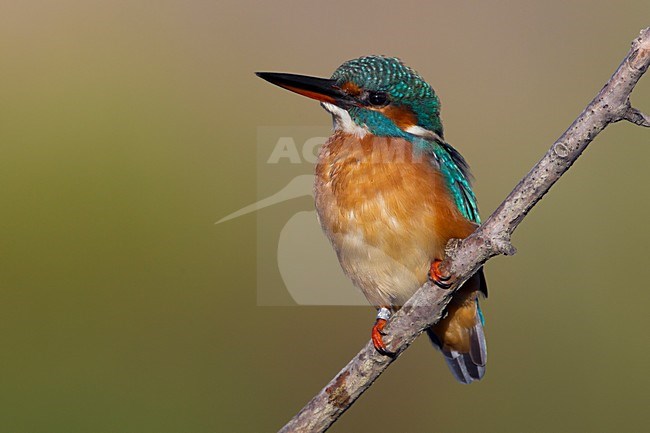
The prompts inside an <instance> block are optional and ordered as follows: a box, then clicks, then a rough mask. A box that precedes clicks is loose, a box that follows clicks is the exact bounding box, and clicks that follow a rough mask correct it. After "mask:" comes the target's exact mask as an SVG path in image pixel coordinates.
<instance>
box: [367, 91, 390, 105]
mask: <svg viewBox="0 0 650 433" xmlns="http://www.w3.org/2000/svg"><path fill="white" fill-rule="evenodd" d="M386 102H388V95H387V94H385V93H384V92H370V93H369V94H368V103H370V105H380V106H381V105H386Z"/></svg>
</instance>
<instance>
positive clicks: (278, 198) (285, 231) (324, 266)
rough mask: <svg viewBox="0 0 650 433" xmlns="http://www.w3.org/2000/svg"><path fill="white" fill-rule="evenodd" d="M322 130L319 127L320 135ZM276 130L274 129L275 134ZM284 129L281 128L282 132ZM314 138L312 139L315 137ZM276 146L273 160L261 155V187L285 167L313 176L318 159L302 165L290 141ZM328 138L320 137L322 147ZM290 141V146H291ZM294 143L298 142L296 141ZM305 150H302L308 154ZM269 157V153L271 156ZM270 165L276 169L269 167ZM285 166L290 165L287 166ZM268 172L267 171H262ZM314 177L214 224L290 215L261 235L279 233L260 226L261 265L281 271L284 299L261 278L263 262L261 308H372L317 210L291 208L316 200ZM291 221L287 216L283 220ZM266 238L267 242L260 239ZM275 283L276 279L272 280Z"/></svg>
mask: <svg viewBox="0 0 650 433" xmlns="http://www.w3.org/2000/svg"><path fill="white" fill-rule="evenodd" d="M321 129H322V128H318V130H319V131H320V130H321ZM281 130H282V133H283V134H284V135H285V136H286V133H287V128H282V129H281ZM272 131H273V130H272ZM279 131H280V130H278V132H279ZM259 135H265V139H264V140H262V141H267V142H268V135H269V132H268V131H264V134H259ZM312 138H313V137H312ZM274 141H275V144H274V145H273V147H272V151H271V153H270V156H266V155H260V158H259V162H260V164H261V166H263V167H264V170H260V172H258V178H259V179H258V184H260V185H262V184H264V183H265V180H269V178H270V177H276V178H277V176H286V174H285V173H284V172H285V171H286V170H284V169H283V166H285V164H293V165H295V164H296V163H297V162H299V163H300V164H308V165H309V168H308V170H309V171H311V172H313V162H314V160H309V158H301V160H300V161H298V160H297V159H296V158H299V155H300V152H298V151H297V150H298V149H297V146H296V148H292V147H291V146H292V145H291V144H287V140H286V137H278V136H277V135H276V137H275V140H274ZM323 142H324V138H323V137H320V144H322V143H323ZM289 143H291V142H289ZM294 143H295V141H294ZM313 143H314V140H313V139H311V141H310V140H309V139H308V140H305V144H304V145H303V150H304V148H305V147H308V148H310V150H309V152H312V151H314V152H315V151H316V150H317V148H316V147H315V146H314V144H313ZM258 148H259V149H260V152H262V151H263V149H268V146H259V147H258ZM304 153H305V152H303V154H304ZM267 155H269V154H268V152H267ZM269 167H271V169H269ZM284 168H286V167H284ZM262 171H263V173H261V172H262ZM313 185H314V175H313V174H299V175H295V176H294V177H293V178H291V179H290V180H289V182H288V183H287V184H286V185H285V186H284V187H282V188H280V189H279V190H278V191H277V192H275V193H273V194H270V195H267V196H266V197H263V198H260V199H259V200H257V201H256V202H254V203H251V204H249V205H246V206H244V207H242V208H241V209H239V210H237V211H235V212H232V213H230V214H228V215H226V216H224V217H223V218H221V219H219V220H218V221H217V222H216V223H215V224H218V225H222V224H224V223H228V222H230V221H232V220H234V219H237V218H241V217H243V216H245V215H249V214H252V213H257V212H262V211H264V212H265V213H266V212H277V215H276V216H279V215H289V217H288V219H286V222H284V223H283V224H282V226H281V228H280V229H279V233H275V234H273V233H270V234H269V233H265V234H266V236H260V233H259V231H266V232H268V231H269V230H278V228H277V226H272V227H268V226H267V225H266V224H264V222H263V221H260V223H259V224H258V262H261V265H264V266H262V267H263V268H264V269H268V268H269V265H270V263H269V261H271V260H275V261H276V262H277V268H276V269H277V272H278V273H279V276H280V280H281V282H282V285H283V286H284V287H283V288H280V289H281V290H282V291H284V293H283V294H282V295H283V296H278V295H277V294H274V293H277V292H278V288H277V287H275V288H273V287H269V284H271V285H272V284H273V283H272V281H269V279H268V278H262V277H261V276H260V274H263V273H264V272H266V271H263V270H262V271H260V269H261V268H262V267H261V266H260V263H258V284H257V290H258V297H257V299H258V304H260V305H287V304H297V305H368V302H367V301H366V300H365V298H364V297H363V295H362V294H361V292H360V291H359V290H358V289H357V288H355V287H354V286H353V285H352V283H351V282H350V280H349V279H348V278H346V277H345V275H344V274H343V272H342V271H341V268H340V266H339V264H338V261H337V258H336V255H335V254H334V253H333V251H332V248H331V246H330V245H329V243H328V241H327V239H326V238H325V237H324V236H323V233H322V231H321V228H320V225H319V223H318V219H317V216H316V211H315V208H314V206H313V200H312V202H311V205H310V208H309V210H304V205H303V206H302V208H296V207H295V206H292V205H289V204H288V203H289V202H293V201H294V200H296V199H300V198H304V197H311V198H312V199H313ZM284 218H287V217H284ZM260 239H264V240H260ZM268 239H272V240H273V241H274V242H275V241H277V246H275V245H262V244H261V243H262V242H272V241H268ZM262 250H263V251H266V252H268V251H274V252H275V257H273V254H268V253H263V254H261V253H260V251H262ZM271 280H272V278H271ZM286 293H288V294H289V296H290V299H291V300H293V302H290V301H289V302H287V299H288V298H287V296H286Z"/></svg>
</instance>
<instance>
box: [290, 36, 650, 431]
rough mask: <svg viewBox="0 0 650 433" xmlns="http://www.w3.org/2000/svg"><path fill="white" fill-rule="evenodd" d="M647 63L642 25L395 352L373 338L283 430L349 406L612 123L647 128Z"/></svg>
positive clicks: (396, 329) (461, 252) (410, 314)
mask: <svg viewBox="0 0 650 433" xmlns="http://www.w3.org/2000/svg"><path fill="white" fill-rule="evenodd" d="M649 65H650V27H649V28H646V29H645V30H642V31H641V34H640V36H639V37H638V38H637V39H635V40H634V41H633V42H632V48H631V49H630V51H629V53H628V54H627V56H626V57H625V59H623V62H622V63H621V64H620V66H619V67H618V69H617V70H616V72H614V75H612V77H611V78H610V79H609V81H607V83H606V84H605V86H604V87H603V88H602V90H601V91H600V92H599V93H598V95H597V96H596V97H595V98H594V99H593V100H592V101H591V102H590V103H589V105H587V107H586V108H585V109H584V110H583V112H582V113H581V114H580V116H578V118H577V119H576V120H575V121H574V122H573V123H572V124H571V126H569V128H568V129H567V130H566V131H565V132H564V133H563V134H562V136H560V138H558V140H557V141H556V142H555V143H553V145H552V146H551V148H550V149H549V150H548V152H546V154H545V155H544V156H543V157H542V159H541V160H540V161H539V162H538V163H537V164H536V165H535V166H534V167H533V168H532V170H531V171H530V172H529V173H528V174H527V175H526V176H525V177H524V178H523V179H522V180H521V181H520V182H519V184H518V185H517V186H516V187H515V188H514V189H513V190H512V192H511V193H510V194H509V195H508V197H506V199H505V200H504V201H503V202H502V203H501V205H500V206H499V207H498V208H497V209H496V210H495V211H494V213H493V214H492V215H490V217H489V218H488V219H487V220H486V221H485V222H484V223H483V224H482V225H481V226H480V227H479V228H478V229H477V230H476V231H475V232H474V233H473V234H472V235H471V236H469V237H468V238H466V239H464V240H452V241H451V242H450V243H449V244H448V245H447V254H446V258H445V260H444V262H443V263H442V265H441V269H442V270H443V272H446V273H448V274H449V275H450V276H451V277H452V281H453V285H452V287H451V288H449V289H446V290H445V289H442V288H439V287H438V286H436V285H435V284H433V283H431V282H427V283H426V284H424V285H423V286H422V287H421V288H420V289H419V290H418V291H417V292H416V293H415V294H414V295H413V297H412V298H411V299H410V300H409V301H408V302H407V303H406V304H405V305H404V306H403V307H402V309H401V310H400V311H398V312H397V313H396V314H395V315H394V316H393V317H392V318H391V320H390V321H389V323H388V324H387V326H386V328H385V331H386V336H385V338H384V341H385V342H386V343H387V346H388V348H389V349H390V350H391V351H392V352H394V353H395V355H394V356H392V357H389V356H384V355H381V354H379V353H378V352H377V351H376V350H375V348H374V347H373V345H372V343H371V342H369V343H368V344H366V346H365V347H364V348H363V349H361V351H360V352H359V353H358V354H357V355H356V356H355V357H354V358H353V359H352V360H351V361H350V362H349V363H348V365H346V366H345V367H344V368H343V369H342V370H341V371H340V372H339V373H338V374H337V375H336V377H335V378H334V379H332V381H330V383H328V384H327V386H325V388H323V389H322V390H321V391H320V392H319V393H318V394H317V395H316V396H315V397H314V398H313V399H312V400H311V401H310V402H309V403H307V405H306V406H305V407H304V408H303V409H302V410H301V411H300V412H299V413H298V414H297V415H296V416H294V417H293V418H292V419H291V420H290V421H289V422H288V423H287V424H286V425H285V426H284V427H283V428H282V429H281V430H280V432H281V433H289V432H309V433H313V432H323V431H325V430H327V429H328V428H329V426H330V425H332V423H334V422H335V421H336V420H337V419H338V418H339V417H340V416H341V414H343V412H345V411H346V410H347V409H348V408H349V407H350V406H351V405H352V404H353V403H354V401H355V400H356V399H357V398H358V397H359V396H360V395H361V394H362V393H363V392H364V391H365V390H367V389H368V388H369V387H370V385H372V383H373V382H374V381H375V379H377V377H379V375H380V374H382V372H383V371H384V370H386V368H388V366H389V365H390V364H391V363H392V362H393V361H395V359H397V357H399V355H400V354H401V353H402V352H403V351H404V350H406V349H407V348H408V347H409V345H410V344H411V343H412V342H413V341H414V340H415V339H416V338H417V337H418V335H420V333H422V332H423V330H425V329H427V328H428V327H430V326H431V325H433V324H434V323H436V322H437V321H438V320H440V318H441V317H442V315H443V312H444V309H445V307H446V305H447V303H448V302H449V300H450V299H451V296H452V295H453V293H454V291H455V290H456V289H457V288H458V287H460V286H461V285H462V283H464V282H465V281H466V280H467V279H468V278H469V277H470V276H472V275H473V274H474V273H475V272H476V271H477V270H478V269H479V268H480V267H481V266H482V265H483V264H484V263H485V262H486V261H487V260H489V259H490V258H492V257H494V256H497V255H500V254H504V255H511V254H514V253H515V249H514V247H513V246H512V244H511V243H510V237H511V235H512V233H513V231H514V230H515V229H516V228H517V226H518V225H519V223H520V222H521V221H522V220H523V219H524V217H525V216H526V214H527V213H528V212H529V211H530V209H531V208H532V207H533V206H535V204H536V203H537V202H538V201H539V200H540V199H541V198H542V197H543V196H544V194H546V193H547V192H548V190H549V189H550V188H551V186H553V184H555V182H557V181H558V179H559V178H560V177H561V176H562V175H563V174H564V173H565V172H566V171H567V170H568V169H569V168H570V167H571V165H572V164H573V163H574V162H575V161H576V159H578V157H579V156H580V155H581V154H582V152H583V151H584V150H585V148H586V147H587V146H588V145H589V143H591V141H592V140H593V139H594V138H595V137H596V136H597V135H598V134H599V133H600V132H601V131H602V130H603V129H605V128H606V127H607V126H608V125H609V124H611V123H614V122H618V121H621V120H627V121H629V122H631V123H634V124H636V125H639V126H646V127H650V117H649V116H647V115H644V114H643V113H641V112H640V111H639V110H637V109H635V108H633V107H632V106H631V104H630V100H629V96H630V94H631V93H632V90H633V89H634V86H635V85H636V83H637V82H638V81H639V79H640V78H641V76H642V75H643V74H644V73H645V71H646V70H647V69H648V66H649Z"/></svg>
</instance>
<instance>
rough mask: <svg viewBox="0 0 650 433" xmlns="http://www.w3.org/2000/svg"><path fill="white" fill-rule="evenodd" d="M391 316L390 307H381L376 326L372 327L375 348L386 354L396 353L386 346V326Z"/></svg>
mask: <svg viewBox="0 0 650 433" xmlns="http://www.w3.org/2000/svg"><path fill="white" fill-rule="evenodd" d="M390 316H391V313H390V309H389V308H386V307H381V308H380V309H379V310H378V311H377V320H376V321H375V326H373V327H372V333H371V334H370V335H371V338H372V344H373V345H374V346H375V349H377V352H379V353H381V354H382V355H386V356H392V355H394V353H393V352H391V351H390V350H388V348H387V347H386V344H385V343H384V338H383V337H384V332H383V331H384V327H385V326H386V321H387V320H388V319H389V318H390Z"/></svg>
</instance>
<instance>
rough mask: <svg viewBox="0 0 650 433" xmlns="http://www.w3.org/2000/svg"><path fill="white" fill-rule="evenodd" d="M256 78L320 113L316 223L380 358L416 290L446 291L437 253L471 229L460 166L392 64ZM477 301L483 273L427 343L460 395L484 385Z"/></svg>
mask: <svg viewBox="0 0 650 433" xmlns="http://www.w3.org/2000/svg"><path fill="white" fill-rule="evenodd" d="M257 75H258V76H259V77H260V78H262V79H264V80H266V81H268V82H270V83H272V84H275V85H277V86H280V87H282V88H284V89H287V90H290V91H292V92H295V93H298V94H300V95H303V96H307V97H309V98H312V99H315V100H317V101H320V103H321V106H322V107H323V108H324V109H325V110H326V111H328V112H329V113H330V114H331V115H332V119H333V134H332V136H331V137H329V139H328V140H327V142H326V143H325V144H324V145H323V146H322V147H321V149H320V151H319V155H318V161H317V164H316V172H315V184H314V196H315V202H316V211H317V215H318V219H319V221H320V224H321V227H322V229H323V231H324V233H325V235H326V236H327V238H328V239H329V240H330V242H331V244H332V246H333V247H334V250H335V251H336V254H337V256H338V259H339V262H340V264H341V267H342V269H343V271H344V273H345V274H346V275H347V276H348V277H349V278H350V279H351V280H352V282H353V283H354V285H355V286H357V287H358V288H359V289H360V290H361V291H362V292H363V294H364V295H365V297H366V298H367V299H368V301H369V302H370V303H371V304H372V305H373V306H374V307H375V308H377V317H376V320H375V323H374V326H373V327H372V332H371V338H372V342H373V344H374V347H375V348H376V350H377V351H379V352H380V353H382V354H384V355H391V353H390V352H389V351H388V349H387V347H386V345H385V343H384V342H383V335H384V333H383V328H384V326H385V325H386V321H387V320H388V319H389V318H390V317H391V315H392V314H394V313H395V312H396V311H397V310H398V309H399V308H400V307H401V306H402V305H404V303H405V302H406V301H407V300H408V299H409V298H410V297H411V296H412V295H413V294H414V293H415V292H416V291H417V289H418V288H419V287H420V286H422V284H424V283H425V282H426V281H427V279H429V278H430V279H432V280H433V281H434V282H435V283H436V284H437V285H438V286H440V287H443V288H448V287H449V276H448V275H445V274H444V272H442V271H441V269H440V267H439V266H440V263H441V262H442V260H443V258H444V254H445V246H446V244H447V242H448V241H449V240H450V239H452V238H456V239H463V238H465V237H467V236H469V235H470V234H471V233H472V232H473V231H474V230H475V229H476V227H477V226H478V224H480V217H479V213H478V206H477V200H476V196H475V194H474V192H473V191H472V186H471V181H472V176H471V174H470V170H469V166H468V164H467V162H466V161H465V159H464V158H463V156H462V155H461V154H460V153H459V152H458V151H457V150H456V149H455V148H453V147H452V146H451V145H450V144H449V143H447V142H446V141H445V139H444V134H443V127H442V121H441V118H440V100H439V98H438V96H437V95H436V93H435V91H434V90H433V88H432V87H431V86H430V85H429V84H428V83H427V82H426V81H425V80H424V79H423V78H422V77H421V76H420V75H419V74H418V73H417V72H416V71H415V70H413V69H412V68H410V67H408V66H406V65H405V64H404V63H403V62H402V61H401V60H399V59H398V58H394V57H385V56H376V55H373V56H365V57H360V58H357V59H353V60H349V61H347V62H345V63H343V64H342V65H341V66H340V67H339V68H338V69H336V71H334V74H333V75H332V76H331V78H317V77H310V76H305V75H296V74H285V73H276V72H258V73H257ZM481 295H482V296H487V285H486V281H485V277H484V274H483V270H482V269H480V270H479V271H478V272H477V273H476V274H475V275H474V276H472V277H471V278H470V279H469V280H467V281H466V282H465V283H464V284H463V286H462V287H461V288H460V289H458V291H456V293H455V294H454V296H453V298H452V300H451V302H450V303H449V305H448V306H447V308H446V316H445V317H444V318H443V319H441V320H440V321H439V322H438V323H436V324H435V325H433V326H432V327H431V328H429V329H427V331H426V332H427V334H428V336H429V337H430V339H431V341H432V343H433V344H434V346H435V347H436V348H438V349H439V350H440V351H441V352H442V353H443V355H444V357H445V360H446V362H447V364H448V366H449V368H450V370H451V372H452V373H453V375H454V377H455V378H456V379H457V380H458V381H459V382H461V383H464V384H469V383H472V382H473V381H476V380H480V379H481V378H482V377H483V375H484V374H485V366H486V359H487V349H486V343H485V334H484V331H483V326H484V318H483V314H482V313H481V309H480V307H479V297H481Z"/></svg>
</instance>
